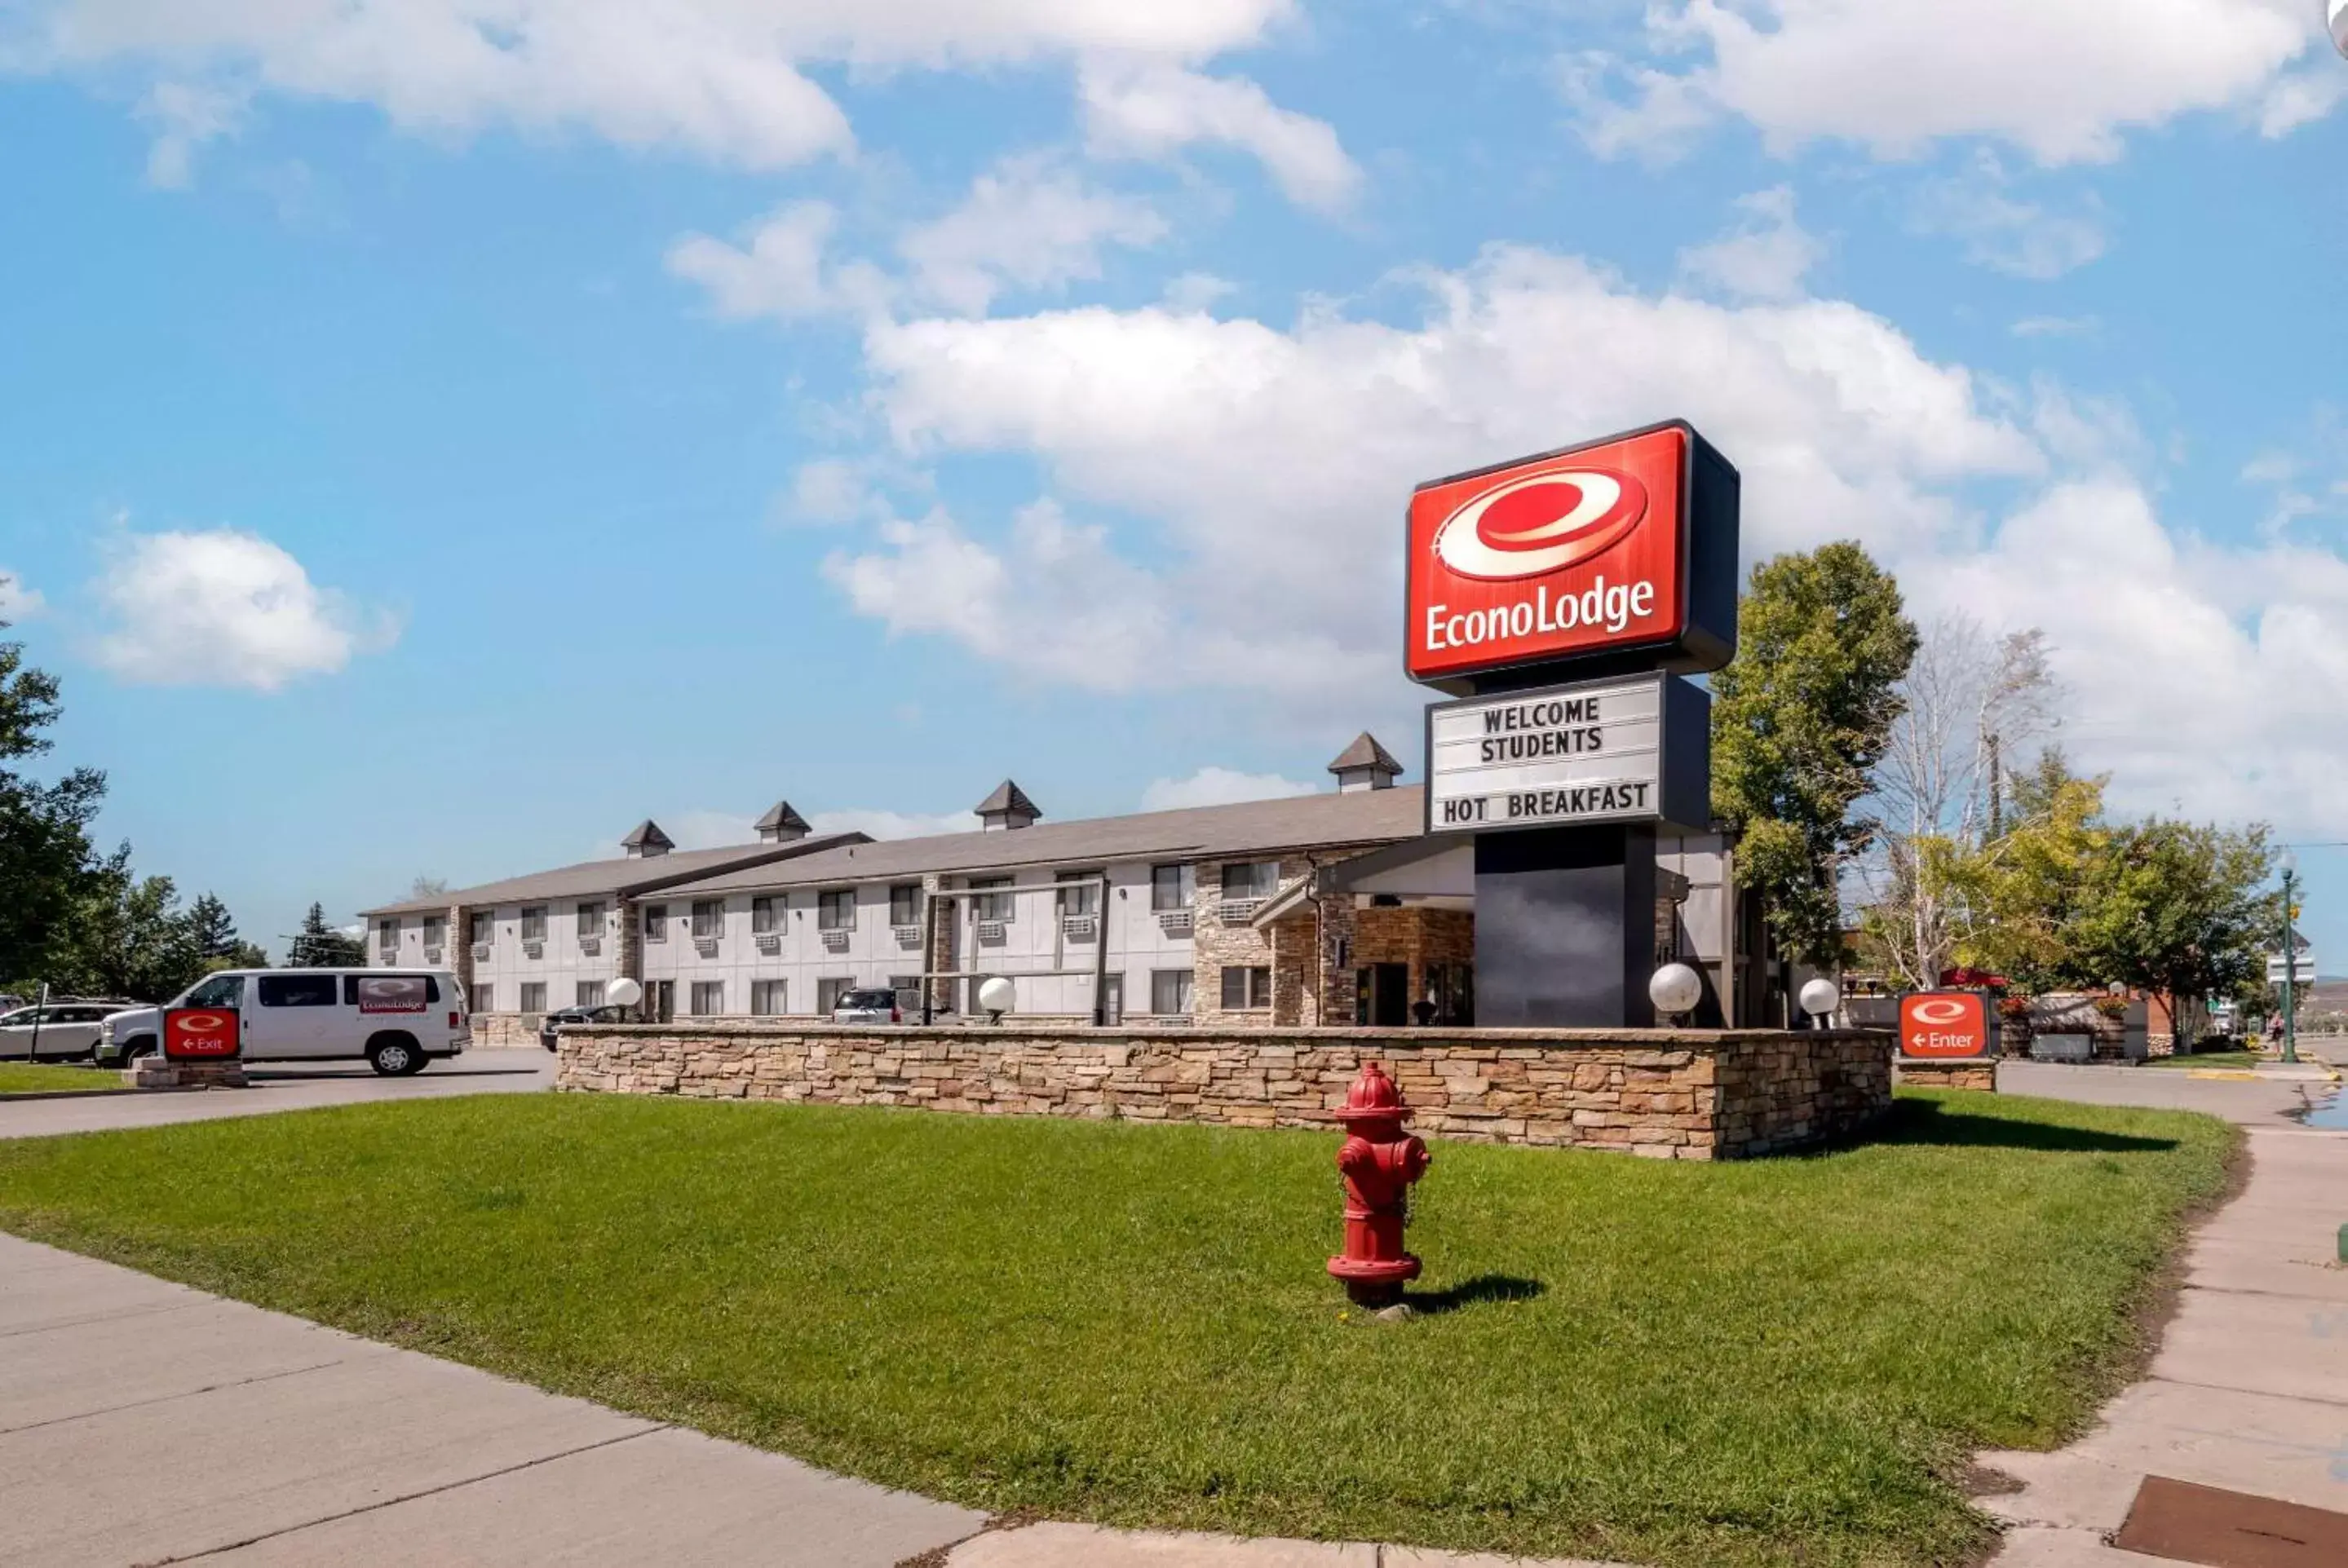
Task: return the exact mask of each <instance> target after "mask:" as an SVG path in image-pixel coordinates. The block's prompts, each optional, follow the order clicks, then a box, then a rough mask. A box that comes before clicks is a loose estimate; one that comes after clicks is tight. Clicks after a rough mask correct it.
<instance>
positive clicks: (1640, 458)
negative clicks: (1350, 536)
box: [1406, 425, 1689, 680]
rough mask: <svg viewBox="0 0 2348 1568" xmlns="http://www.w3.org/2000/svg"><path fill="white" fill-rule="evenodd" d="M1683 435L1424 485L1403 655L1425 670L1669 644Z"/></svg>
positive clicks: (1677, 572) (1677, 578)
mask: <svg viewBox="0 0 2348 1568" xmlns="http://www.w3.org/2000/svg"><path fill="white" fill-rule="evenodd" d="M1688 460H1689V436H1688V434H1687V432H1686V430H1685V429H1684V427H1683V426H1680V425H1661V426H1658V427H1657V428H1655V429H1653V430H1647V431H1642V432H1639V433H1638V434H1636V435H1632V436H1618V437H1616V438H1614V439H1612V440H1611V441H1603V442H1598V443H1594V444H1592V445H1591V446H1581V447H1576V448H1573V449H1570V450H1569V451H1564V452H1553V453H1550V454H1547V455H1545V456H1539V457H1528V458H1524V459H1521V460H1519V461H1518V462H1514V463H1504V464H1502V465H1500V466H1498V467H1495V468H1488V469H1483V470H1479V471H1478V472H1476V473H1473V474H1462V475H1459V476H1457V477H1453V478H1450V479H1439V480H1437V481H1435V482H1434V483H1432V484H1427V485H1422V486H1420V487H1418V489H1417V490H1416V492H1415V493H1414V494H1413V495H1412V497H1411V503H1410V569H1409V588H1408V598H1409V615H1410V630H1409V639H1408V642H1407V650H1408V653H1407V659H1406V663H1407V666H1408V669H1409V672H1410V673H1411V674H1412V675H1413V676H1414V677H1416V678H1418V679H1421V680H1426V679H1430V678H1437V679H1439V678H1441V677H1444V676H1448V675H1453V674H1459V673H1465V672H1468V671H1481V670H1492V669H1498V668H1501V667H1504V666H1508V665H1512V664H1528V663H1538V662H1540V661H1544V660H1548V659H1557V658H1568V657H1571V656H1573V655H1576V654H1581V653H1591V652H1598V651H1605V650H1608V649H1613V648H1627V647H1636V646H1639V645H1641V644H1644V643H1657V642H1668V641H1672V640H1673V639H1674V638H1676V637H1677V636H1678V635H1679V634H1680V632H1681V631H1682V630H1683V628H1684V603H1685V595H1684V589H1683V587H1682V579H1683V560H1682V555H1683V551H1682V541H1681V533H1682V530H1683V523H1684V516H1685V507H1686V497H1685V492H1686V475H1687V470H1688Z"/></svg>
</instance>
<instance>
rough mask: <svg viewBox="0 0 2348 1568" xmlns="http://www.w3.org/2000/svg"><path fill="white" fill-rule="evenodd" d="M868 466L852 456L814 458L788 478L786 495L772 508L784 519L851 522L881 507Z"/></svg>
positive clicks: (814, 521)
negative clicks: (787, 494)
mask: <svg viewBox="0 0 2348 1568" xmlns="http://www.w3.org/2000/svg"><path fill="white" fill-rule="evenodd" d="M882 507H884V503H883V502H882V501H881V499H880V497H879V496H878V495H876V494H875V493H874V492H873V489H872V481H871V473H870V465H869V464H866V463H862V462H859V461H858V460H856V459H854V458H852V457H818V458H815V459H814V460H812V461H810V462H807V463H802V464H800V465H799V466H798V472H797V473H796V474H794V475H792V477H791V490H790V496H789V498H788V500H787V501H785V502H784V503H782V504H781V505H779V506H778V507H776V513H777V516H778V518H780V519H781V520H783V521H786V522H799V523H851V522H854V521H855V520H856V519H857V518H861V517H866V516H869V515H870V514H871V513H872V512H874V511H875V510H878V509H881V508H882Z"/></svg>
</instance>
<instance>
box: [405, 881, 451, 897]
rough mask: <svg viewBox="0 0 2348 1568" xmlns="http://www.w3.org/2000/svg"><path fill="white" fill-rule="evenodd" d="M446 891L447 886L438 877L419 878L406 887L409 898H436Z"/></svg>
mask: <svg viewBox="0 0 2348 1568" xmlns="http://www.w3.org/2000/svg"><path fill="white" fill-rule="evenodd" d="M446 892H448V883H447V882H446V881H444V880H443V879H442V878H440V877H438V876H419V877H417V879H416V880H415V881H414V882H413V883H410V884H409V885H408V888H407V896H408V897H410V898H417V899H422V898H438V897H440V896H441V895H442V894H443V893H446Z"/></svg>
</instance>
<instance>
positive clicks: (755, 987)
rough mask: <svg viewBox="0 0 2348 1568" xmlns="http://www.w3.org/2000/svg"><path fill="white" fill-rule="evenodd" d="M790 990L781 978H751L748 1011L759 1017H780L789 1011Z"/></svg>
mask: <svg viewBox="0 0 2348 1568" xmlns="http://www.w3.org/2000/svg"><path fill="white" fill-rule="evenodd" d="M790 1010H791V1009H790V990H789V988H788V985H787V984H786V983H785V982H784V981H782V980H752V981H751V982H750V1011H751V1012H752V1013H754V1014H756V1015H757V1017H759V1018H780V1017H782V1016H783V1015H784V1014H785V1013H787V1012H788V1011H790Z"/></svg>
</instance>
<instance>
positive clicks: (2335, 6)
mask: <svg viewBox="0 0 2348 1568" xmlns="http://www.w3.org/2000/svg"><path fill="white" fill-rule="evenodd" d="M2323 21H2324V30H2325V31H2326V32H2328V33H2330V34H2331V35H2332V45H2333V47H2334V48H2336V49H2338V50H2339V51H2340V52H2341V53H2342V54H2343V55H2348V0H2323Z"/></svg>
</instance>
